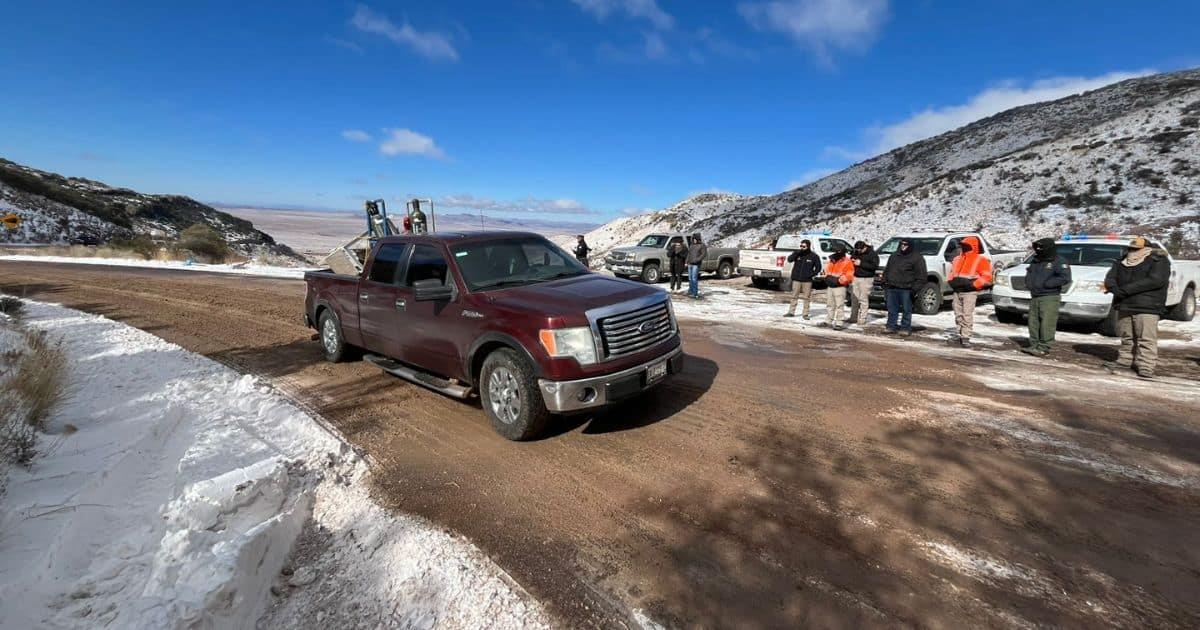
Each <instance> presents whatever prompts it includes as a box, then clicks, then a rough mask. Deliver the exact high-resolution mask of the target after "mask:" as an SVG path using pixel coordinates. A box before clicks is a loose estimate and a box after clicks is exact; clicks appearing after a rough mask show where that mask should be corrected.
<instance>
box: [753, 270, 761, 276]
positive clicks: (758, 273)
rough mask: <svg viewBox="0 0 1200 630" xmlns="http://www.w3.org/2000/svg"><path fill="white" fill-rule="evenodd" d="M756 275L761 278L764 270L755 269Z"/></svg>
mask: <svg viewBox="0 0 1200 630" xmlns="http://www.w3.org/2000/svg"><path fill="white" fill-rule="evenodd" d="M754 275H756V276H761V275H762V269H755V270H754Z"/></svg>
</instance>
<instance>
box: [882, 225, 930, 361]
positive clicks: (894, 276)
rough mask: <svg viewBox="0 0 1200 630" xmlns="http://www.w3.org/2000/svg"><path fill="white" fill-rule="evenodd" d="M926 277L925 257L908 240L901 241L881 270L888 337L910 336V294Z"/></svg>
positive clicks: (911, 306) (911, 308)
mask: <svg viewBox="0 0 1200 630" xmlns="http://www.w3.org/2000/svg"><path fill="white" fill-rule="evenodd" d="M927 275H928V272H927V271H926V269H925V258H924V257H923V256H921V254H920V253H918V252H917V250H916V249H915V248H914V247H913V243H912V241H911V240H909V239H902V240H901V241H900V247H899V248H898V249H897V250H896V253H895V254H892V255H891V257H889V258H888V261H887V266H886V267H884V269H883V288H884V291H885V294H886V296H887V311H888V318H887V331H886V332H887V333H888V334H895V333H900V335H901V336H903V337H907V336H909V335H911V334H912V311H913V293H914V292H915V291H917V290H918V289H920V288H921V286H922V285H924V284H925V278H926V276H927Z"/></svg>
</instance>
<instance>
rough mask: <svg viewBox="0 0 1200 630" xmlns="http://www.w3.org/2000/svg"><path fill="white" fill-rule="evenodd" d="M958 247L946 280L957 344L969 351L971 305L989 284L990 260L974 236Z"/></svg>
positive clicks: (990, 277) (990, 282) (990, 279)
mask: <svg viewBox="0 0 1200 630" xmlns="http://www.w3.org/2000/svg"><path fill="white" fill-rule="evenodd" d="M958 248H959V254H958V255H957V256H955V257H954V260H953V261H951V262H950V273H949V274H948V275H947V277H946V281H947V283H948V284H949V285H950V290H951V291H953V292H954V298H953V299H954V324H955V327H956V329H957V333H958V334H957V341H958V343H959V344H960V345H962V347H964V348H969V347H970V346H971V333H972V332H974V330H975V303H976V302H977V301H978V300H979V292H980V291H982V290H984V289H986V288H987V287H988V286H989V285H991V284H992V261H991V260H989V259H988V257H987V256H984V255H983V253H982V252H983V246H982V244H981V243H980V242H979V237H977V236H966V237H963V239H962V241H960V242H959V244H958Z"/></svg>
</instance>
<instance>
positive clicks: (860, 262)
mask: <svg viewBox="0 0 1200 630" xmlns="http://www.w3.org/2000/svg"><path fill="white" fill-rule="evenodd" d="M850 259H851V260H852V261H854V281H853V282H852V283H851V284H850V323H851V324H858V327H859V328H862V327H863V326H866V325H867V310H868V309H870V307H871V287H872V286H874V285H875V271H876V270H878V269H879V254H876V253H875V248H874V247H871V246H870V245H869V244H867V243H866V242H865V241H858V242H857V243H855V244H854V253H852V254H851V255H850Z"/></svg>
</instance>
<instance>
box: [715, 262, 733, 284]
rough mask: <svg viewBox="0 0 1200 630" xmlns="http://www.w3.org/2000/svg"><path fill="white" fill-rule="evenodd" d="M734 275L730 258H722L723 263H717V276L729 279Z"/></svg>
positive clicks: (721, 278)
mask: <svg viewBox="0 0 1200 630" xmlns="http://www.w3.org/2000/svg"><path fill="white" fill-rule="evenodd" d="M732 277H733V263H731V262H729V261H728V260H722V261H721V264H719V265H717V278H718V279H720V280H728V279H730V278H732Z"/></svg>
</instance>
